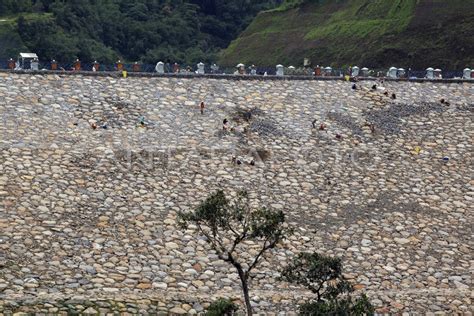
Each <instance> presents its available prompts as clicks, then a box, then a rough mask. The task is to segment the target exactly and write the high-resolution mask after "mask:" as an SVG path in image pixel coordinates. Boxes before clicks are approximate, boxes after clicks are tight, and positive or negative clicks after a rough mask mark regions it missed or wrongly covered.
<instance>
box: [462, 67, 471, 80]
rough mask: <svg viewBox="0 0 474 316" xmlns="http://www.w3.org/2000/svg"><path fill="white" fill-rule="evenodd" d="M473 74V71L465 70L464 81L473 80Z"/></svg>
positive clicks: (463, 72)
mask: <svg viewBox="0 0 474 316" xmlns="http://www.w3.org/2000/svg"><path fill="white" fill-rule="evenodd" d="M471 74H472V70H471V69H469V68H465V69H464V70H463V71H462V78H463V79H471V78H472V77H471Z"/></svg>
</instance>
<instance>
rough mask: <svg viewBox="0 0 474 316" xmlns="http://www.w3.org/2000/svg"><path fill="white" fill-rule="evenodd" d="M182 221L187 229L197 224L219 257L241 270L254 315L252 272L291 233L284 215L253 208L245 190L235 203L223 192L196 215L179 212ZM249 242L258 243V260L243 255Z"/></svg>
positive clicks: (198, 209) (250, 310) (199, 207)
mask: <svg viewBox="0 0 474 316" xmlns="http://www.w3.org/2000/svg"><path fill="white" fill-rule="evenodd" d="M178 220H179V224H180V226H181V227H182V228H183V229H187V228H188V227H189V225H190V224H193V225H195V227H197V231H198V233H199V234H201V235H203V236H205V237H206V241H207V242H208V243H209V244H210V246H211V247H212V249H213V250H214V251H215V252H216V253H217V255H218V257H219V258H220V259H221V260H223V261H225V262H228V263H230V264H231V265H232V266H233V267H234V268H235V269H236V270H237V273H238V275H239V278H240V281H241V284H242V291H243V295H244V300H245V305H246V308H247V315H252V307H251V305H250V296H249V284H248V282H249V277H250V273H251V272H252V271H253V269H254V268H255V267H256V266H257V265H258V263H259V262H260V261H261V260H262V259H263V257H264V254H265V253H266V252H267V251H269V250H270V249H273V248H275V247H276V246H277V244H278V243H279V242H280V241H282V240H283V239H284V238H285V237H286V236H287V235H288V234H289V233H290V230H289V229H288V228H287V226H286V225H285V215H284V213H283V212H282V211H273V210H269V209H266V208H261V209H256V210H254V209H251V207H250V203H249V199H248V194H247V192H245V191H241V192H238V194H237V197H236V198H235V199H233V200H229V199H227V198H226V196H225V194H224V192H223V191H217V192H215V193H213V194H211V195H210V196H209V197H208V198H207V199H206V200H205V201H203V202H202V203H201V204H200V205H199V206H198V207H197V208H196V209H195V210H194V212H189V213H179V214H178ZM249 242H252V243H254V244H255V243H256V244H258V245H259V248H258V249H259V250H258V252H257V253H256V255H255V256H254V257H252V258H250V260H248V261H245V259H244V256H243V254H249V253H250V252H249V251H248V249H249Z"/></svg>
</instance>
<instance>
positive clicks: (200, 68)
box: [196, 63, 206, 75]
mask: <svg viewBox="0 0 474 316" xmlns="http://www.w3.org/2000/svg"><path fill="white" fill-rule="evenodd" d="M196 72H197V74H198V75H204V74H205V73H206V72H205V70H204V64H203V63H199V64H197V71H196Z"/></svg>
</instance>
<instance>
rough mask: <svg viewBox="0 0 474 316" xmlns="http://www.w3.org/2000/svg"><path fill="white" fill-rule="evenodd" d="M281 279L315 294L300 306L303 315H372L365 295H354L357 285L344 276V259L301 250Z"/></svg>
mask: <svg viewBox="0 0 474 316" xmlns="http://www.w3.org/2000/svg"><path fill="white" fill-rule="evenodd" d="M282 278H283V279H284V280H286V281H288V282H290V283H295V284H299V285H302V286H304V287H306V288H308V289H309V290H311V292H313V293H314V294H315V295H316V298H315V300H313V301H311V302H308V303H305V304H303V305H301V306H300V314H301V315H312V316H313V315H372V314H373V313H374V308H373V306H372V305H371V304H370V302H369V300H368V298H367V296H365V294H363V295H361V296H360V297H358V298H353V296H352V295H351V293H353V292H354V288H353V287H352V285H351V283H350V282H349V281H347V280H346V279H345V278H344V277H343V275H342V262H341V259H339V258H332V257H328V256H324V255H321V254H318V253H300V254H299V255H298V256H296V258H295V259H294V260H293V262H292V263H291V264H290V265H288V266H287V267H286V268H285V269H284V270H283V272H282Z"/></svg>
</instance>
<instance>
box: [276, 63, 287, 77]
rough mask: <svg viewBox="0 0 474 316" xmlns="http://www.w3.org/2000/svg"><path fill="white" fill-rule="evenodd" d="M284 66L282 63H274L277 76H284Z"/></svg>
mask: <svg viewBox="0 0 474 316" xmlns="http://www.w3.org/2000/svg"><path fill="white" fill-rule="evenodd" d="M284 68H285V67H283V65H276V75H277V76H284V75H285V70H284Z"/></svg>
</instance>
